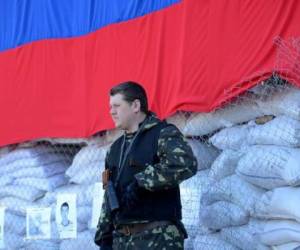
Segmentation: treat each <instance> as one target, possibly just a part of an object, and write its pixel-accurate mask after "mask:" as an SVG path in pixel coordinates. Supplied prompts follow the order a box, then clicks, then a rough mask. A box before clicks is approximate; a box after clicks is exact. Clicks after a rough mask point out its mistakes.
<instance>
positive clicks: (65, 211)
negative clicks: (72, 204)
mask: <svg viewBox="0 0 300 250" xmlns="http://www.w3.org/2000/svg"><path fill="white" fill-rule="evenodd" d="M60 215H61V225H63V226H64V227H67V226H68V225H70V224H71V221H70V220H69V204H68V203H67V202H64V203H63V204H61V206H60Z"/></svg>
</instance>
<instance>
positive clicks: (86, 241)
mask: <svg viewBox="0 0 300 250" xmlns="http://www.w3.org/2000/svg"><path fill="white" fill-rule="evenodd" d="M59 249H60V250H67V249H72V250H82V249H89V250H99V247H98V246H97V245H96V244H95V243H94V234H93V233H91V232H89V231H84V232H82V233H79V234H78V236H77V238H76V239H69V240H63V241H62V242H61V244H60V248H59Z"/></svg>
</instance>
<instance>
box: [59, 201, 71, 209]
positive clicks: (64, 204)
mask: <svg viewBox="0 0 300 250" xmlns="http://www.w3.org/2000/svg"><path fill="white" fill-rule="evenodd" d="M62 207H67V208H69V204H68V202H64V203H63V204H61V206H60V209H62Z"/></svg>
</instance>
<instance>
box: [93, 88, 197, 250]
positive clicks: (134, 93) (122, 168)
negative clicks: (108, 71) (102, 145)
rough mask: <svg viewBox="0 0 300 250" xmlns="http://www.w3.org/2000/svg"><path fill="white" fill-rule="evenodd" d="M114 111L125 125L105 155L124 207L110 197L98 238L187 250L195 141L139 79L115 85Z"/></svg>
mask: <svg viewBox="0 0 300 250" xmlns="http://www.w3.org/2000/svg"><path fill="white" fill-rule="evenodd" d="M110 113H111V116H112V119H113V121H114V123H115V126H116V127H117V128H119V129H122V130H124V134H123V135H122V136H121V137H120V138H118V139H117V140H116V141H115V142H114V143H113V144H112V146H111V147H110V150H109V152H108V153H107V156H106V160H105V168H106V170H107V171H108V173H109V180H110V181H112V183H113V184H114V187H115V191H116V195H117V198H118V201H119V204H120V207H119V208H118V209H116V210H112V209H111V208H110V206H109V202H108V196H107V195H106V196H105V198H106V199H104V202H103V204H102V210H101V215H100V218H99V222H98V226H97V232H96V235H95V243H96V244H97V245H99V246H100V249H102V250H103V249H104V250H107V249H120V250H124V249H128V250H131V249H143V248H148V249H160V250H161V249H166V250H167V249H172V250H174V249H183V243H184V239H185V238H186V237H187V235H186V231H185V228H184V226H183V224H182V222H181V202H180V192H179V183H181V182H182V181H183V180H185V179H187V178H189V177H191V176H193V175H194V174H195V173H196V172H197V161H196V158H195V157H194V155H193V153H192V150H191V148H190V146H188V144H187V142H186V141H185V140H184V137H183V135H182V134H181V133H180V131H179V130H178V129H177V128H176V127H175V126H174V125H171V124H167V123H166V122H164V121H160V120H159V119H158V118H157V117H156V116H155V115H154V114H153V113H151V112H149V111H148V102H147V96H146V92H145V90H144V89H143V87H142V86H141V85H139V84H137V83H135V82H125V83H122V84H120V85H118V86H116V87H114V88H112V89H111V91H110ZM106 193H107V190H106Z"/></svg>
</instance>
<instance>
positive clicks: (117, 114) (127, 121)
mask: <svg viewBox="0 0 300 250" xmlns="http://www.w3.org/2000/svg"><path fill="white" fill-rule="evenodd" d="M109 103H110V114H111V117H112V119H113V121H114V123H115V126H116V127H117V128H120V129H125V130H126V129H128V128H129V127H130V125H131V123H132V121H133V120H134V119H133V117H134V115H135V113H137V112H138V109H137V105H136V104H135V103H128V102H127V101H125V100H124V99H123V95H122V94H116V95H114V96H110V101H109Z"/></svg>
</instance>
